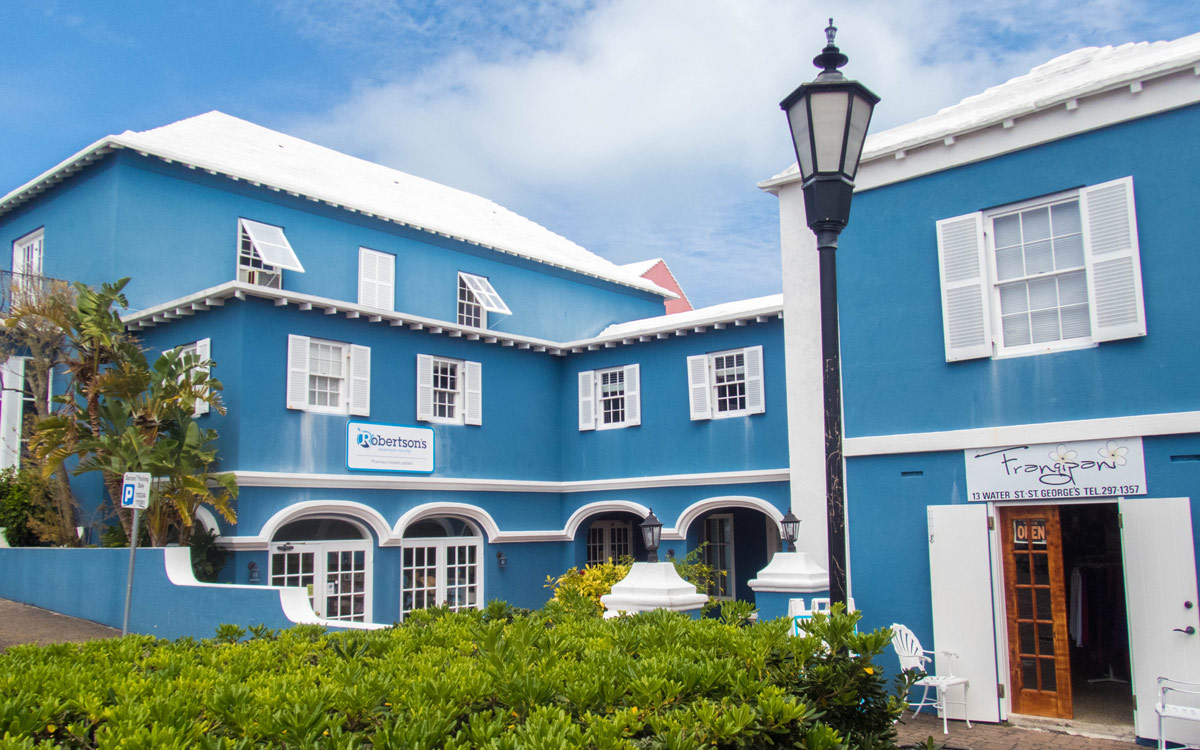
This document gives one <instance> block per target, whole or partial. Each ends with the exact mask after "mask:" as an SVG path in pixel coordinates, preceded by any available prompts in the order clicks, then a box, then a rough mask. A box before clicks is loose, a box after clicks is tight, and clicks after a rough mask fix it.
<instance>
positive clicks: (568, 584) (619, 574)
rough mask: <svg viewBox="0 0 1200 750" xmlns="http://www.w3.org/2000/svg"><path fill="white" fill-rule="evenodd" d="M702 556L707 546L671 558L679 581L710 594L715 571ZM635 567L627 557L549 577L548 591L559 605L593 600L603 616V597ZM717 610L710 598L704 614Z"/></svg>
mask: <svg viewBox="0 0 1200 750" xmlns="http://www.w3.org/2000/svg"><path fill="white" fill-rule="evenodd" d="M703 553H704V545H703V544H701V545H700V546H699V547H696V548H695V549H693V550H692V551H691V552H689V553H687V556H686V557H684V558H682V559H676V558H672V559H671V562H673V563H674V564H675V571H676V572H677V573H679V577H680V578H682V579H683V580H685V581H687V582H688V583H690V584H692V585H694V586H695V587H696V590H697V591H710V590H711V589H712V587H713V583H714V582H715V580H716V578H715V576H716V571H714V570H713V568H712V566H711V565H708V564H707V563H705V562H704V559H703V557H702V555H703ZM632 566H633V558H632V557H630V556H628V555H625V556H623V557H621V559H620V560H617V561H616V562H613V561H612V560H611V559H609V560H608V561H607V562H603V563H599V564H594V565H587V566H584V567H583V568H571V569H569V570H568V571H567V572H566V573H563V574H562V575H560V576H559V577H558V578H554V577H553V576H546V588H552V589H554V598H555V599H558V600H560V601H561V600H562V599H563V597H565V596H569V597H574V596H582V597H584V598H586V599H590V600H592V601H593V602H595V605H596V611H597V612H603V611H604V605H603V604H601V603H600V597H602V596H604V595H606V594H608V593H611V592H612V587H613V585H614V584H616V583H620V581H621V579H623V578H624V577H625V576H627V575H628V574H629V569H630V567H632ZM721 575H725V571H721ZM714 606H716V600H715V599H713V598H712V597H711V596H710V597H709V598H708V602H706V603H705V605H704V607H703V608H702V609H701V611H702V612H705V613H707V612H708V611H709V610H710V609H712V608H713V607H714Z"/></svg>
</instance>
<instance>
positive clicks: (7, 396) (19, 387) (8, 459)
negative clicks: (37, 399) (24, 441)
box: [0, 357, 25, 468]
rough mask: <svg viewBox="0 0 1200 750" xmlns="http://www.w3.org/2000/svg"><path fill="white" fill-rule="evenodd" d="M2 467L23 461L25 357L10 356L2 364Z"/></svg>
mask: <svg viewBox="0 0 1200 750" xmlns="http://www.w3.org/2000/svg"><path fill="white" fill-rule="evenodd" d="M0 385H3V388H4V390H3V391H0V393H2V394H3V395H0V467H3V468H8V467H9V466H17V465H19V464H20V462H21V416H22V414H23V412H24V408H25V404H24V401H23V398H24V390H25V358H24V357H9V358H8V359H7V360H5V361H4V362H3V363H2V364H0Z"/></svg>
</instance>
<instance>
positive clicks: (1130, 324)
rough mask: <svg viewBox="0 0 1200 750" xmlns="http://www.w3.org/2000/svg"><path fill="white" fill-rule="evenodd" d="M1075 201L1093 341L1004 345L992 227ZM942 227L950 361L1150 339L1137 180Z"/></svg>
mask: <svg viewBox="0 0 1200 750" xmlns="http://www.w3.org/2000/svg"><path fill="white" fill-rule="evenodd" d="M1073 198H1077V199H1078V201H1079V211H1080V222H1081V224H1082V233H1083V254H1084V274H1085V277H1086V282H1087V292H1088V313H1089V318H1090V323H1091V336H1090V337H1088V338H1074V339H1067V340H1065V341H1064V340H1060V341H1051V342H1043V343H1037V344H1023V345H1020V346H1008V347H1006V346H1004V343H1003V341H1002V340H1001V337H1002V335H1003V333H1002V332H1003V328H1002V326H1001V325H1000V303H999V285H998V281H997V279H998V273H997V270H996V252H995V244H994V232H993V230H992V226H993V222H994V220H995V219H996V218H998V217H1000V216H1004V215H1007V214H1010V213H1013V212H1016V211H1020V210H1027V209H1029V208H1032V207H1035V206H1041V205H1050V204H1053V203H1056V202H1063V201H1066V200H1071V199H1073ZM936 229H937V241H938V269H939V276H940V281H941V297H942V331H943V336H944V345H945V351H946V361H947V362H955V361H958V360H965V359H980V358H992V359H1007V358H1011V357H1027V356H1033V355H1038V354H1047V353H1052V352H1062V351H1072V350H1078V349H1087V348H1092V347H1094V346H1096V345H1097V344H1099V343H1102V342H1105V341H1114V340H1118V339H1125V338H1135V337H1138V336H1145V335H1146V313H1145V302H1144V295H1143V290H1142V275H1141V262H1140V250H1139V246H1138V232H1137V216H1136V212H1135V200H1134V193H1133V178H1132V177H1124V178H1121V179H1118V180H1112V181H1109V182H1104V183H1100V184H1097V185H1090V186H1087V187H1083V188H1079V189H1076V190H1069V191H1063V192H1060V193H1055V194H1052V195H1048V196H1042V197H1040V198H1034V199H1030V200H1026V201H1021V202H1019V203H1013V204H1009V205H1005V206H999V207H996V208H993V209H988V210H986V211H977V212H975V213H971V214H964V215H962V216H955V217H950V218H947V219H942V220H940V221H938V222H937V223H936ZM1057 273H1059V272H1057V271H1055V272H1047V275H1050V274H1057ZM1097 276H1104V277H1105V278H1104V281H1103V283H1101V284H1098V283H1097ZM1114 279H1115V281H1114ZM1113 290H1116V291H1115V292H1114V291H1113Z"/></svg>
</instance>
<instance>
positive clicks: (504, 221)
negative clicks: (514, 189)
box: [0, 111, 677, 299]
mask: <svg viewBox="0 0 1200 750" xmlns="http://www.w3.org/2000/svg"><path fill="white" fill-rule="evenodd" d="M122 148H123V149H129V150H130V151H133V152H135V153H137V154H139V155H141V156H144V157H147V158H150V157H154V158H158V159H161V160H162V161H164V162H167V163H168V164H171V163H178V164H180V165H182V166H184V167H186V168H188V169H198V170H201V171H204V172H207V173H209V174H212V175H222V176H224V177H228V178H229V179H231V180H234V181H243V182H246V183H249V184H250V185H253V186H256V187H263V188H266V189H269V190H273V191H275V192H284V193H287V194H288V195H292V196H296V197H304V198H307V199H309V200H311V201H313V202H316V203H324V204H326V205H329V206H332V207H334V208H341V209H345V210H347V211H350V212H352V213H358V214H362V215H363V216H367V217H371V218H376V219H379V220H381V221H386V222H391V223H394V224H397V225H399V226H405V227H410V228H413V229H417V230H420V231H424V232H428V233H430V234H435V235H438V236H441V237H446V238H451V239H455V240H459V241H462V242H466V243H468V244H471V245H475V246H478V247H483V248H485V249H488V250H494V251H496V252H501V253H505V254H508V255H513V256H516V257H520V258H525V259H527V260H531V261H535V262H538V263H543V264H546V265H549V266H553V267H557V268H562V269H564V270H567V271H572V272H575V273H580V274H583V275H586V276H591V277H593V278H597V279H602V280H604V281H608V282H611V283H615V284H620V285H622V286H627V287H632V288H635V289H640V290H642V291H646V292H650V293H653V294H656V295H659V296H662V297H666V298H668V299H674V298H675V297H676V296H677V295H675V293H674V292H671V291H669V290H667V289H663V288H662V287H660V286H658V285H657V284H655V283H654V282H652V281H650V280H649V279H643V278H640V277H638V276H635V275H632V274H630V273H629V272H628V271H626V270H624V269H622V268H621V267H620V266H619V265H617V264H615V263H612V262H611V261H609V260H607V259H605V258H602V257H600V256H598V255H596V254H594V253H592V252H590V251H588V250H587V249H585V248H583V247H581V246H579V245H578V244H576V243H574V242H572V241H570V240H568V239H566V238H565V237H562V236H561V235H558V234H555V233H554V232H552V231H550V230H549V229H546V228H545V227H543V226H541V225H539V224H537V223H536V222H533V221H531V220H529V219H527V218H525V217H523V216H520V215H519V214H517V213H514V212H513V211H510V210H508V209H506V208H504V207H503V206H500V205H498V204H496V203H494V202H492V201H490V200H487V199H486V198H482V197H480V196H477V195H473V194H471V193H467V192H465V191H462V190H456V189H454V188H451V187H448V186H445V185H441V184H438V183H436V182H433V181H431V180H425V179H422V178H420V177H416V176H414V175H410V174H407V173H404V172H400V171H398V170H394V169H391V168H389V167H385V166H383V165H380V164H374V163H372V162H368V161H365V160H363V159H358V158H356V157H352V156H349V155H346V154H342V153H339V152H337V151H334V150H333V149H328V148H325V147H322V146H318V145H316V144H314V143H310V142H308V141H305V140H302V139H300V138H295V137H292V136H289V135H286V134H283V133H279V132H276V131H273V130H270V129H268V128H264V127H261V126H259V125H255V124H254V123H250V122H247V121H245V120H241V119H239V118H236V117H232V116H230V115H226V114H224V113H222V112H216V111H214V112H207V113H205V114H202V115H197V116H195V117H190V118H187V119H185V120H181V121H179V122H175V123H171V124H169V125H165V126H163V127H160V128H154V129H151V130H146V131H140V132H135V131H126V132H124V133H122V134H120V135H110V136H107V137H105V138H102V139H100V140H98V141H96V142H95V143H93V144H92V145H90V146H88V147H87V148H85V149H83V150H82V151H79V152H78V153H76V154H75V155H74V156H71V157H70V158H68V159H66V160H65V161H63V162H61V163H59V164H58V165H57V166H55V167H53V168H52V169H50V170H47V171H46V172H43V173H42V174H41V175H39V176H38V177H36V178H34V179H33V180H31V181H30V182H27V183H25V184H24V185H22V186H20V187H18V188H17V189H15V190H13V191H11V192H9V193H7V194H6V195H4V196H3V197H2V198H0V215H3V214H4V213H6V212H8V211H10V210H12V209H13V208H15V207H17V206H19V205H21V204H22V203H24V202H26V201H28V200H30V199H31V198H33V197H35V196H36V195H38V194H39V193H41V192H44V191H45V190H47V189H49V188H50V187H52V186H53V185H55V184H57V183H58V182H61V181H62V180H63V179H66V178H67V177H68V176H70V175H71V174H73V173H75V172H78V171H79V170H81V169H83V168H84V167H86V166H87V165H88V164H90V163H92V162H94V161H96V160H98V159H100V158H102V157H104V156H105V155H106V154H109V153H111V152H112V151H113V150H115V149H122Z"/></svg>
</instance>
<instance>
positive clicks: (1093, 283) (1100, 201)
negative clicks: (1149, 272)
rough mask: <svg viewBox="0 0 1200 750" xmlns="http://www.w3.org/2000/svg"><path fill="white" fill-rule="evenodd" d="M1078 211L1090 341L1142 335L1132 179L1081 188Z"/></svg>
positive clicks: (1138, 258) (1142, 323)
mask: <svg viewBox="0 0 1200 750" xmlns="http://www.w3.org/2000/svg"><path fill="white" fill-rule="evenodd" d="M1079 208H1080V212H1081V213H1082V215H1083V247H1084V253H1085V257H1086V258H1087V266H1088V274H1087V280H1088V299H1089V300H1090V301H1091V318H1092V338H1093V339H1094V340H1095V341H1113V340H1115V339H1127V338H1133V337H1135V336H1145V335H1146V310H1145V306H1144V304H1143V302H1142V264H1141V257H1140V254H1139V252H1138V237H1137V218H1136V216H1135V214H1134V206H1133V178H1132V177H1124V178H1122V179H1119V180H1113V181H1112V182H1105V183H1101V184H1099V185H1093V186H1091V187H1088V188H1084V189H1082V190H1080V191H1079Z"/></svg>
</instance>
